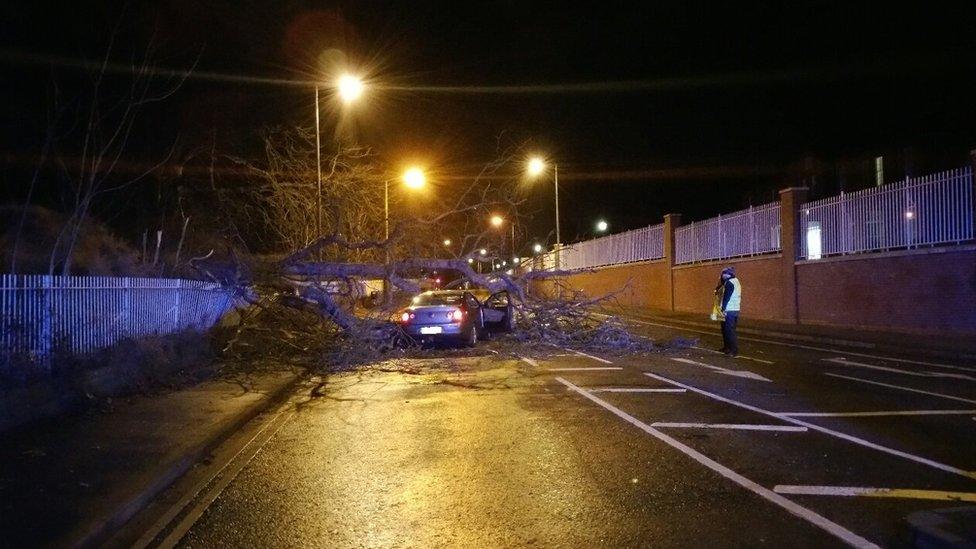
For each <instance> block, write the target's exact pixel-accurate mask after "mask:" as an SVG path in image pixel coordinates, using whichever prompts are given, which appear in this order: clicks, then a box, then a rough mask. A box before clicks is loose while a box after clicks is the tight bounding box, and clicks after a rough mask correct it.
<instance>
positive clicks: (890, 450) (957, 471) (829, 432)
mask: <svg viewBox="0 0 976 549" xmlns="http://www.w3.org/2000/svg"><path fill="white" fill-rule="evenodd" d="M644 375H645V376H647V377H650V378H653V379H656V380H658V381H663V382H665V383H670V384H672V385H674V386H675V387H683V388H685V389H688V390H689V391H693V392H695V393H698V394H700V395H702V396H707V397H709V398H712V399H714V400H718V401H720V402H725V403H727V404H731V405H733V406H738V407H739V408H743V409H745V410H749V411H752V412H757V413H760V414H764V415H767V416H770V417H774V418H776V419H779V420H781V421H785V422H786V423H792V424H794V425H801V426H803V427H807V428H809V429H812V430H814V431H819V432H821V433H823V434H825V435H830V436H834V437H837V438H840V439H842V440H846V441H848V442H852V443H854V444H858V445H861V446H865V447H867V448H872V449H874V450H878V451H879V452H884V453H886V454H891V455H893V456H898V457H902V458H905V459H908V460H911V461H914V462H917V463H921V464H923V465H928V466H929V467H932V468H934V469H939V470H941V471H946V472H948V473H953V474H956V475H959V476H962V477H965V478H969V479H976V473H973V472H970V471H966V470H964V469H960V468H958V467H953V466H952V465H946V464H945V463H940V462H938V461H935V460H932V459H928V458H925V457H922V456H916V455H915V454H910V453H908V452H903V451H901V450H897V449H895V448H889V447H887V446H882V445H880V444H875V443H874V442H871V441H869V440H864V439H863V438H858V437H855V436H853V435H849V434H847V433H842V432H840V431H835V430H833V429H828V428H827V427H821V426H820V425H817V424H815V423H809V422H806V421H803V420H801V419H796V418H794V417H790V416H787V415H783V414H781V413H777V412H771V411H769V410H764V409H763V408H759V407H756V406H753V405H751V404H746V403H744V402H739V401H737V400H732V399H730V398H726V397H723V396H721V395H716V394H715V393H710V392H708V391H706V390H704V389H699V388H698V387H694V386H692V385H686V384H684V383H681V382H679V381H674V380H673V379H668V378H666V377H664V376H659V375H657V374H652V373H650V372H644ZM828 375H829V374H828Z"/></svg>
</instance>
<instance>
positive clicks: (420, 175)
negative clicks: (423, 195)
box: [403, 168, 427, 189]
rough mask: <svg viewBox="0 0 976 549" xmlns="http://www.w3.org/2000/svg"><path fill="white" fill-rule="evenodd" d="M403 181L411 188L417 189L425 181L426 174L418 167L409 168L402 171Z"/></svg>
mask: <svg viewBox="0 0 976 549" xmlns="http://www.w3.org/2000/svg"><path fill="white" fill-rule="evenodd" d="M403 183H404V184H405V185H406V186H408V187H410V188H411V189H419V188H420V187H423V186H424V184H425V183H427V176H426V175H424V170H421V169H420V168H410V169H409V170H407V171H405V172H403Z"/></svg>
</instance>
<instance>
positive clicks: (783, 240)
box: [779, 187, 808, 324]
mask: <svg viewBox="0 0 976 549" xmlns="http://www.w3.org/2000/svg"><path fill="white" fill-rule="evenodd" d="M807 190H808V189H807V188H806V187H791V188H789V189H783V190H782V191H780V192H779V201H780V213H779V215H780V223H781V225H780V233H779V235H780V245H781V246H782V249H783V259H782V265H783V266H782V275H781V276H782V280H783V296H784V301H785V303H783V311H784V312H785V316H786V319H787V320H789V321H790V322H793V323H794V324H798V323H799V322H800V314H799V312H800V311H799V295H798V292H797V286H796V260H797V258H798V257H799V255H800V238H802V237H803V216H802V215H801V212H800V206H801V205H803V203H804V202H806V201H807Z"/></svg>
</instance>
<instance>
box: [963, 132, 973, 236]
mask: <svg viewBox="0 0 976 549" xmlns="http://www.w3.org/2000/svg"><path fill="white" fill-rule="evenodd" d="M969 165H970V172H969V173H970V177H969V185H970V186H971V187H972V188H971V189H970V191H969V192H970V195H969V196H970V197H971V200H972V203H971V204H970V211H969V215H970V218H969V223H970V225H972V227H970V229H971V232H970V233H969V234H971V235H973V236H974V237H976V149H972V150H970V151H969ZM963 234H966V233H965V231H964V232H963Z"/></svg>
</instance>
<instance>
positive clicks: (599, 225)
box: [596, 219, 607, 233]
mask: <svg viewBox="0 0 976 549" xmlns="http://www.w3.org/2000/svg"><path fill="white" fill-rule="evenodd" d="M596 230H597V231H598V232H601V233H605V232H607V222H606V221H604V220H602V219H601V220H599V221H597V222H596Z"/></svg>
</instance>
